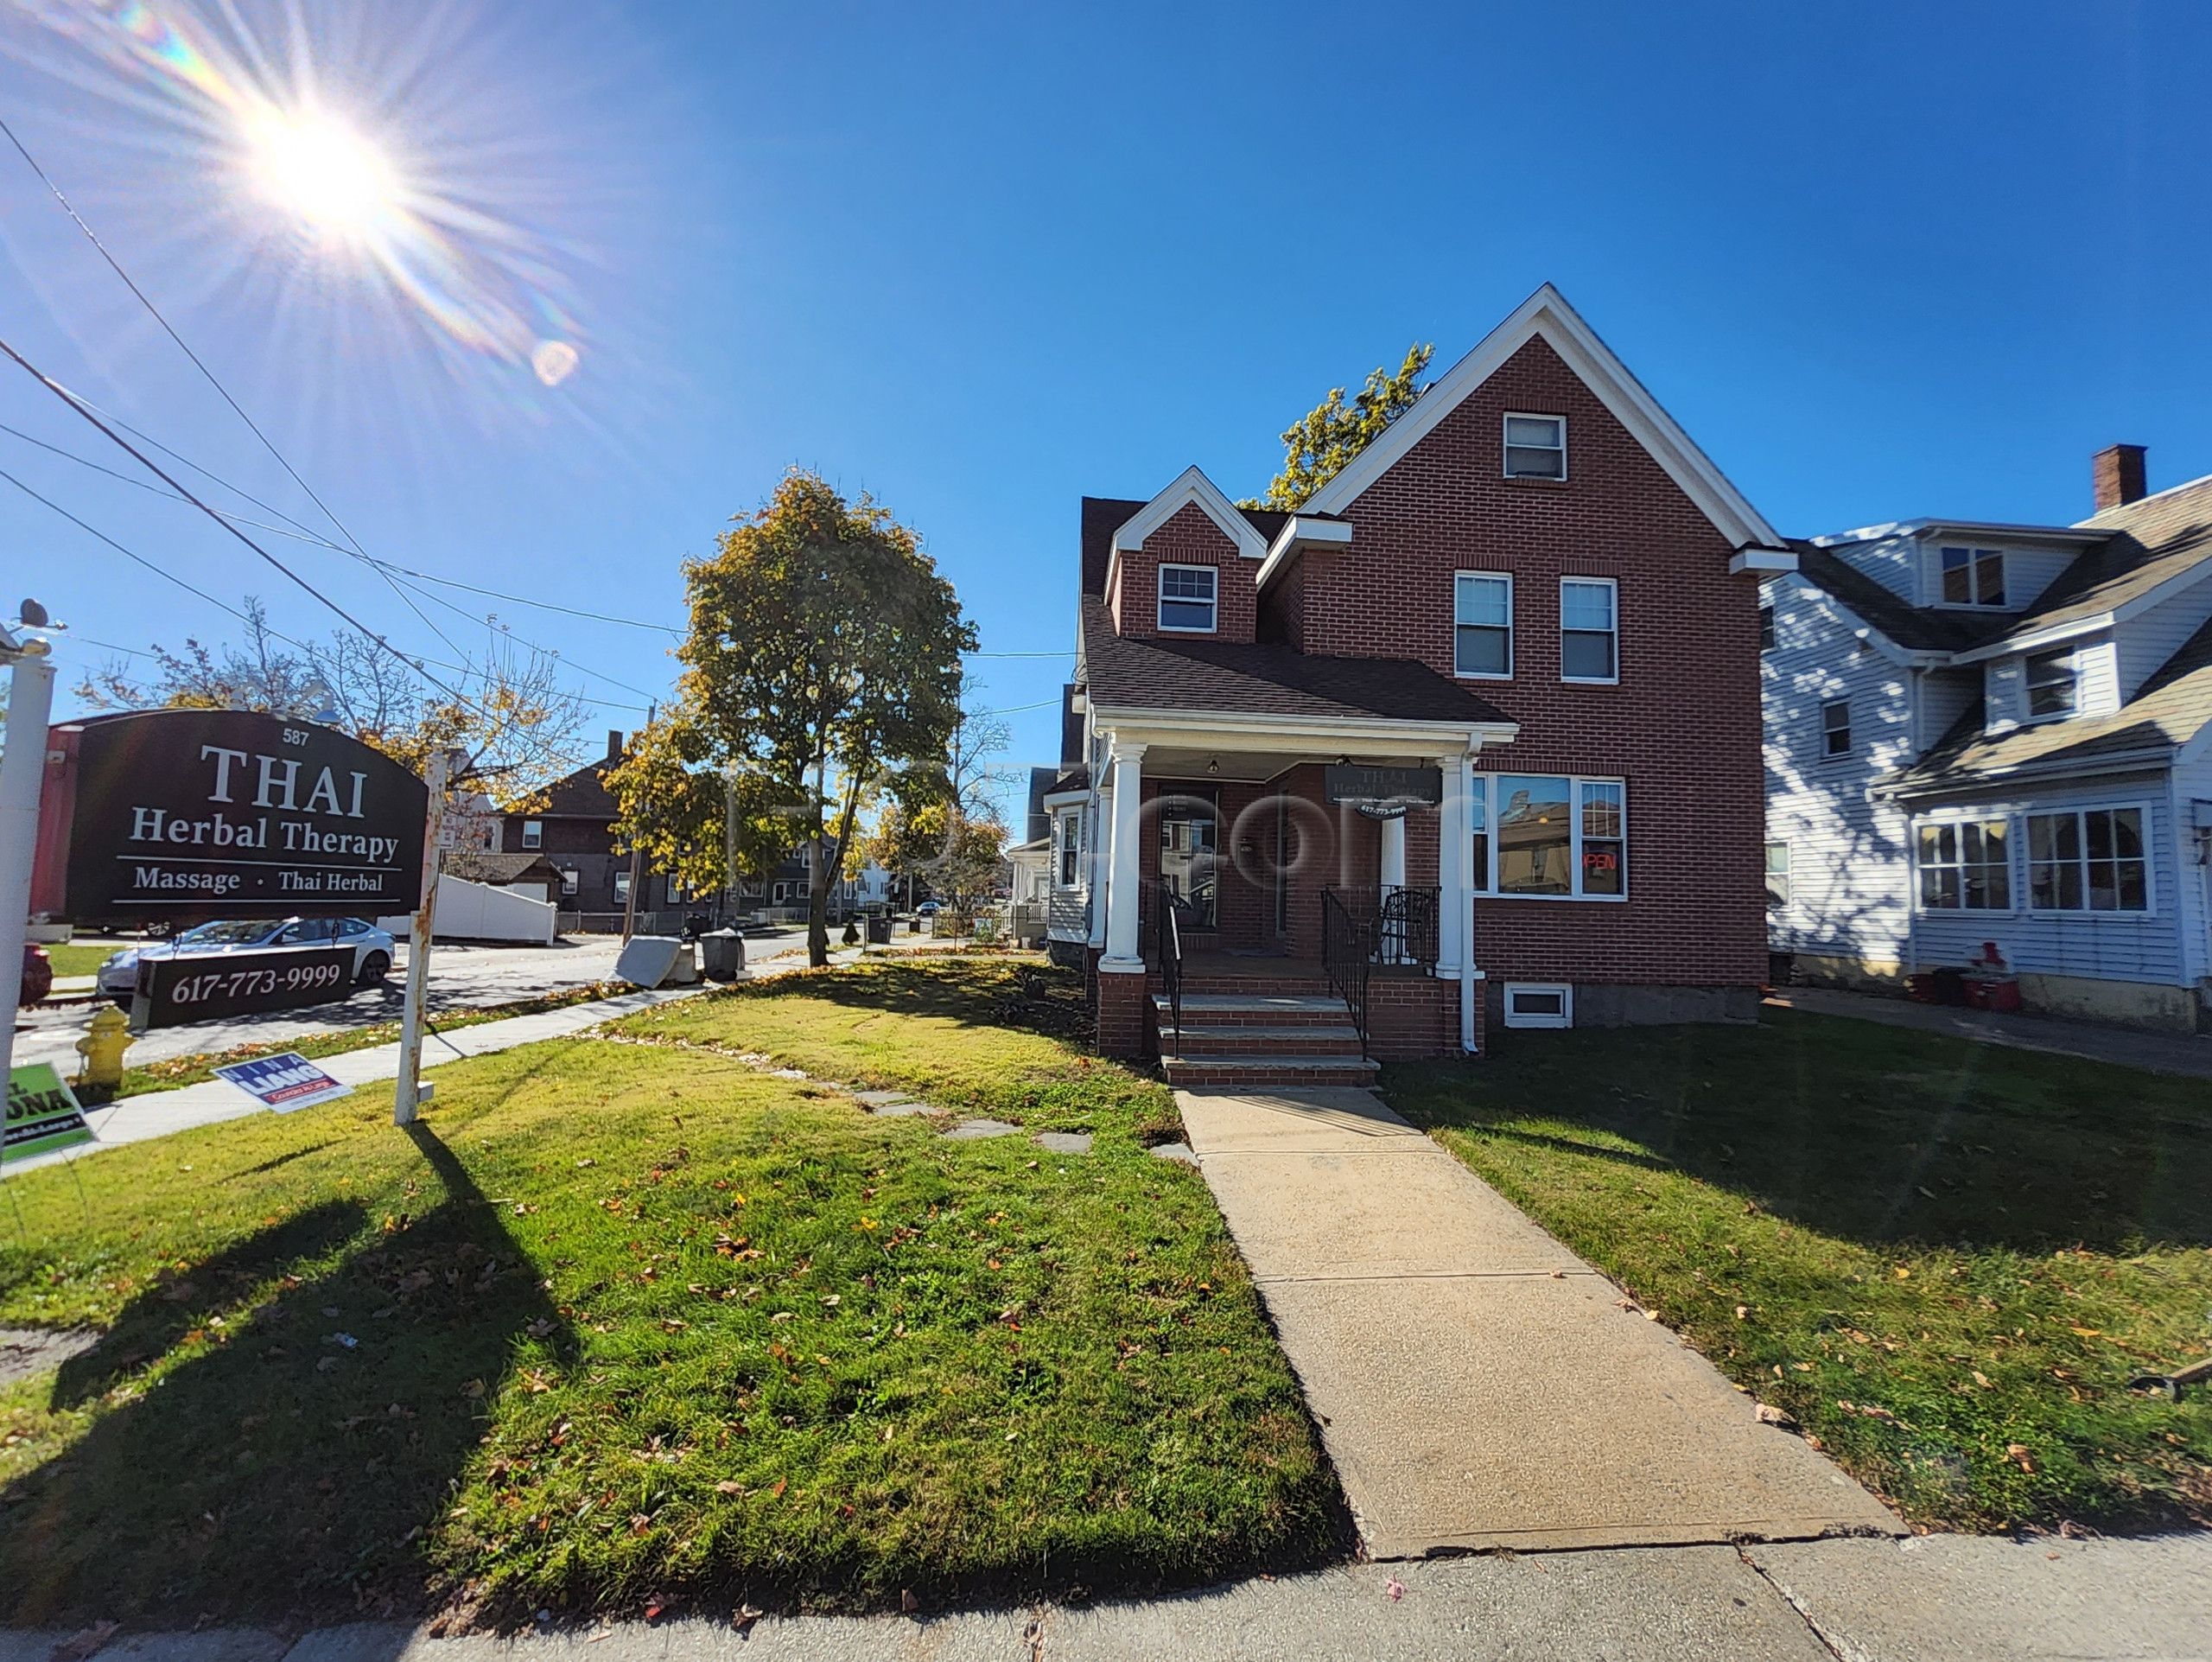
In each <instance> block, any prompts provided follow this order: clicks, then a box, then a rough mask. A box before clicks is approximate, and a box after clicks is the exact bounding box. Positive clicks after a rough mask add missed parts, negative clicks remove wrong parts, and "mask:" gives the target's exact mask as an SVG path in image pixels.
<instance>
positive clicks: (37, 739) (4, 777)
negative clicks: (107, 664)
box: [0, 601, 54, 1091]
mask: <svg viewBox="0 0 2212 1662" xmlns="http://www.w3.org/2000/svg"><path fill="white" fill-rule="evenodd" d="M23 610H24V611H25V612H26V613H35V617H36V619H37V620H40V621H42V620H43V619H44V617H45V615H46V614H45V613H44V612H43V611H41V610H39V609H38V608H37V605H36V602H31V601H25V602H23ZM46 658H47V645H46V642H44V641H43V640H36V639H32V640H17V639H16V636H15V635H13V634H10V632H9V631H7V630H6V629H4V628H0V663H4V664H5V665H8V729H7V748H6V749H5V750H4V751H0V1079H8V1080H10V1090H11V1091H12V1089H13V1079H14V1075H13V1073H12V1072H11V1067H12V1064H13V1062H14V1060H15V1054H16V1004H17V1003H18V1002H20V1001H21V999H22V996H23V928H24V926H25V925H26V924H28V923H29V921H30V915H31V857H32V855H33V853H34V851H35V850H36V849H37V847H38V799H39V786H40V783H41V781H42V780H44V778H45V777H46V723H47V717H48V716H49V715H51V714H52V713H53V710H54V665H51V664H49V663H48V662H47V661H46Z"/></svg>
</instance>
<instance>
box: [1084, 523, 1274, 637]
mask: <svg viewBox="0 0 2212 1662" xmlns="http://www.w3.org/2000/svg"><path fill="white" fill-rule="evenodd" d="M1163 565H1211V566H1213V567H1214V568H1216V570H1217V573H1218V575H1217V576H1216V578H1215V579H1214V584H1215V588H1214V592H1215V594H1216V595H1217V603H1216V606H1215V615H1214V632H1213V633H1212V634H1184V633H1183V632H1181V631H1173V632H1171V633H1170V638H1171V639H1179V640H1230V641H1237V642H1249V641H1250V640H1252V638H1253V628H1254V624H1255V617H1256V614H1257V610H1258V594H1257V591H1256V590H1255V589H1254V588H1253V586H1252V578H1253V575H1254V573H1255V572H1256V571H1258V570H1259V569H1260V563H1259V562H1258V561H1257V560H1248V559H1246V558H1245V557H1243V555H1242V554H1239V553H1238V552H1237V551H1236V544H1235V543H1234V542H1232V541H1230V537H1229V533H1228V532H1225V531H1224V530H1223V529H1222V528H1221V527H1220V526H1219V525H1216V524H1214V522H1213V519H1212V518H1211V516H1210V515H1209V514H1208V513H1206V511H1205V509H1204V508H1202V507H1200V506H1198V504H1197V503H1195V502H1192V503H1188V504H1186V505H1185V506H1183V507H1181V508H1179V509H1178V510H1177V511H1176V513H1174V515H1173V517H1172V518H1170V519H1169V520H1168V521H1167V523H1166V525H1162V526H1160V529H1159V530H1157V531H1155V532H1153V533H1152V535H1151V536H1149V537H1147V538H1145V539H1144V546H1143V547H1142V548H1141V549H1138V550H1136V551H1134V552H1132V551H1128V550H1126V549H1125V550H1123V551H1122V555H1121V557H1120V558H1119V559H1118V560H1117V561H1116V576H1117V578H1118V581H1119V592H1118V594H1117V595H1109V596H1108V600H1109V604H1111V605H1112V606H1113V608H1114V618H1115V627H1116V629H1118V630H1119V631H1120V632H1121V633H1122V634H1124V635H1128V636H1131V637H1136V636H1145V635H1156V634H1160V575H1159V574H1160V567H1161V566H1163Z"/></svg>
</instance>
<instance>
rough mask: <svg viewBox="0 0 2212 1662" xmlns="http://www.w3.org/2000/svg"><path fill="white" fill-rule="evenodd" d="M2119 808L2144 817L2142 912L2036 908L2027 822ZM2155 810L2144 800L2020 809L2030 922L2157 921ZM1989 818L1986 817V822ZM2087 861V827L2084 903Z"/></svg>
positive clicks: (2024, 903)
mask: <svg viewBox="0 0 2212 1662" xmlns="http://www.w3.org/2000/svg"><path fill="white" fill-rule="evenodd" d="M2117 808H2133V809H2134V810H2135V811H2136V812H2138V813H2139V814H2141V815H2142V816H2143V907H2142V909H2141V910H2140V911H2126V912H2093V911H2091V910H2090V909H2089V908H2088V907H2086V906H2037V904H2036V888H2035V867H2036V859H2035V854H2034V851H2033V844H2032V843H2031V841H2030V838H2029V835H2028V821H2029V820H2030V819H2031V818H2041V817H2042V816H2044V815H2046V814H2062V813H2070V814H2072V815H2074V816H2075V818H2081V817H2082V816H2083V815H2086V814H2093V813H2108V812H2112V811H2113V810H2114V809H2117ZM2155 812H2156V810H2155V808H2154V807H2153V806H2152V804H2151V802H2150V801H2149V800H2147V799H2132V800H2126V801H2113V802H2068V803H2054V804H2052V805H2051V806H2050V807H2047V808H2023V809H2021V810H2020V814H2019V818H2020V876H2021V878H2022V880H2023V883H2022V887H2021V889H2020V902H2019V904H2020V907H2021V909H2022V910H2023V911H2024V912H2025V913H2026V914H2027V915H2028V916H2030V917H2031V918H2087V919H2090V920H2095V919H2098V918H2131V919H2133V918H2155V917H2157V916H2158V859H2157V856H2155V855H2154V853H2153V852H2152V850H2153V849H2154V848H2155V847H2156V845H2157V837H2156V831H2157V822H2156V820H2155V819H2154V818H2152V816H2153V814H2154V813H2155ZM1986 817H1987V816H1985V818H1986ZM2088 860H2089V837H2088V827H2087V826H2086V825H2085V826H2083V827H2082V860H2081V863H2082V867H2083V876H2084V879H2085V881H2084V883H2083V886H2082V897H2083V898H2084V899H2085V900H2086V899H2087V898H2088V892H2089V891H2088V884H2087V882H2086V878H2087V868H2088ZM1947 915H1948V914H1947Z"/></svg>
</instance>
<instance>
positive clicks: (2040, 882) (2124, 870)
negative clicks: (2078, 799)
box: [2028, 808, 2151, 912]
mask: <svg viewBox="0 0 2212 1662" xmlns="http://www.w3.org/2000/svg"><path fill="white" fill-rule="evenodd" d="M2028 904H2029V905H2030V906H2031V907H2034V908H2035V909H2036V910H2037V911H2038V912H2147V911H2149V910H2150V909H2151V876H2150V865H2149V862H2148V859H2147V857H2146V856H2145V850H2144V846H2143V810H2142V809H2140V808H2068V809H2063V810H2061V811H2059V812H2056V813H2031V814H2030V815H2029V816H2028Z"/></svg>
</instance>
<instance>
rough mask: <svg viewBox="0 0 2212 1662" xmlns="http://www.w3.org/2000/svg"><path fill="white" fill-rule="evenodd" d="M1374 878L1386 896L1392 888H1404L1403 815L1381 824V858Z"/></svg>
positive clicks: (1404, 830) (1404, 847)
mask: <svg viewBox="0 0 2212 1662" xmlns="http://www.w3.org/2000/svg"><path fill="white" fill-rule="evenodd" d="M1376 878H1377V881H1379V882H1381V883H1382V885H1383V893H1384V894H1386V895H1387V894H1388V893H1389V892H1390V890H1392V889H1394V888H1404V887H1405V886H1406V817H1405V816H1404V815H1403V814H1400V815H1399V816H1398V817H1397V818H1395V819H1386V820H1384V821H1383V856H1382V862H1381V864H1380V866H1379V867H1378V868H1377V871H1376Z"/></svg>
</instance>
